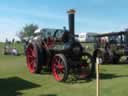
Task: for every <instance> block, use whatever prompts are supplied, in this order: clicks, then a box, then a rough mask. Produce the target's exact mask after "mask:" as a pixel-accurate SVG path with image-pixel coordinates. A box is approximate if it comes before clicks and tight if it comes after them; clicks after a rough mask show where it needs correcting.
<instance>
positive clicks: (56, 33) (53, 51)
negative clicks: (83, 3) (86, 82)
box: [26, 9, 94, 81]
mask: <svg viewBox="0 0 128 96" xmlns="http://www.w3.org/2000/svg"><path fill="white" fill-rule="evenodd" d="M74 13H75V10H73V9H71V10H69V11H68V14H69V31H68V30H66V29H65V28H64V29H47V28H44V29H42V30H38V31H36V32H35V36H34V37H33V39H32V40H30V41H29V44H28V47H27V51H26V58H27V67H28V69H29V71H30V72H31V73H40V72H41V70H42V68H43V67H47V68H48V69H50V70H51V71H52V73H53V76H54V77H55V79H56V80H57V81H65V80H67V78H68V75H69V73H71V72H74V73H75V75H76V76H77V77H78V78H83V79H85V78H87V77H88V76H91V75H92V73H93V72H94V70H93V69H94V64H93V62H92V61H93V60H92V56H91V55H90V54H88V53H87V52H84V48H83V47H82V45H81V44H80V42H78V41H77V40H75V35H74ZM50 70H49V71H50Z"/></svg>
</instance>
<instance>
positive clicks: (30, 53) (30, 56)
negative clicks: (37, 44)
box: [27, 45, 37, 73]
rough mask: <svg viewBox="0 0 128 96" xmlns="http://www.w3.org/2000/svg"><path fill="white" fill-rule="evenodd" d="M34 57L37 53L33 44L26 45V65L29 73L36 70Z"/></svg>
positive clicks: (35, 57)
mask: <svg viewBox="0 0 128 96" xmlns="http://www.w3.org/2000/svg"><path fill="white" fill-rule="evenodd" d="M36 59H37V54H36V51H35V49H34V47H33V45H30V46H28V48H27V67H28V69H29V71H30V72H31V73H34V72H35V71H36Z"/></svg>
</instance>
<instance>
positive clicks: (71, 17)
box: [68, 9, 76, 35]
mask: <svg viewBox="0 0 128 96" xmlns="http://www.w3.org/2000/svg"><path fill="white" fill-rule="evenodd" d="M75 12H76V11H75V10H74V9H70V10H69V11H68V20H69V32H71V34H72V35H75V32H74V26H75V20H74V17H75Z"/></svg>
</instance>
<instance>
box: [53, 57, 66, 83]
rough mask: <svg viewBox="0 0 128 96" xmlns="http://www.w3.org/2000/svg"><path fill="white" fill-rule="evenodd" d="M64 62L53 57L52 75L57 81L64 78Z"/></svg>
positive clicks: (59, 58)
mask: <svg viewBox="0 0 128 96" xmlns="http://www.w3.org/2000/svg"><path fill="white" fill-rule="evenodd" d="M64 71H65V68H64V62H63V60H62V58H61V57H59V56H55V57H54V58H53V61H52V73H53V75H54V77H55V79H56V80H57V81H62V80H63V78H64Z"/></svg>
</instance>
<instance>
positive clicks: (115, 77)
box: [0, 44, 128, 96]
mask: <svg viewBox="0 0 128 96" xmlns="http://www.w3.org/2000/svg"><path fill="white" fill-rule="evenodd" d="M1 46H3V45H2V44H0V47H1ZM18 48H19V50H21V49H22V47H21V46H20V47H18ZM0 50H1V49H0ZM100 79H101V80H100V96H128V91H127V90H128V86H127V84H128V65H127V64H120V65H111V64H110V65H101V66H100ZM95 82H96V81H95V78H93V79H92V80H91V81H86V80H82V81H81V80H78V81H70V82H67V83H59V82H57V81H55V80H54V78H53V76H52V74H43V72H42V74H40V75H39V74H38V75H34V74H30V73H29V72H28V70H27V67H26V61H25V57H24V56H17V57H14V56H3V55H0V96H96V95H95V92H96V91H95V90H96V89H95V86H96V84H95Z"/></svg>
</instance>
